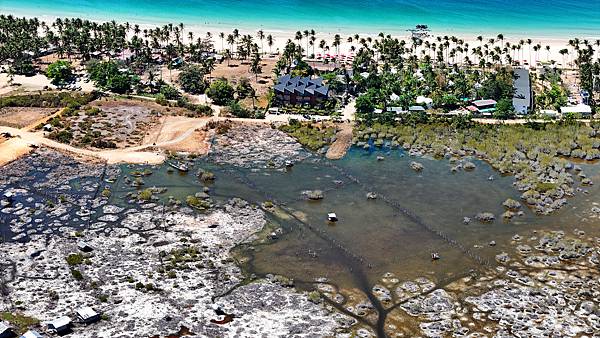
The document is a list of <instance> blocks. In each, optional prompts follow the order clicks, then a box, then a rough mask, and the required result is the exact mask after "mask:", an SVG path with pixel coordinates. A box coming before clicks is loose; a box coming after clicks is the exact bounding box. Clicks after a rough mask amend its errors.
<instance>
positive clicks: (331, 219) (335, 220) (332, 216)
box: [327, 212, 338, 222]
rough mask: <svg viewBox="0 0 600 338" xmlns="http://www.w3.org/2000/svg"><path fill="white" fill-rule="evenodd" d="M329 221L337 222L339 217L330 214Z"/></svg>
mask: <svg viewBox="0 0 600 338" xmlns="http://www.w3.org/2000/svg"><path fill="white" fill-rule="evenodd" d="M327 220H328V221H329V222H337V220H338V218H337V215H336V214H335V213H333V212H330V213H329V214H327Z"/></svg>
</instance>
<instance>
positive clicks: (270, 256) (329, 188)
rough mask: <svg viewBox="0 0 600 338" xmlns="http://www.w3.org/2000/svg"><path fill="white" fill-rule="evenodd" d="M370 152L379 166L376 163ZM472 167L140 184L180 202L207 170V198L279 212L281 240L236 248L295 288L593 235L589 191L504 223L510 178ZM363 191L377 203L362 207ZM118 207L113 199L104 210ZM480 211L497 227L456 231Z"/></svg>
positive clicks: (162, 172)
mask: <svg viewBox="0 0 600 338" xmlns="http://www.w3.org/2000/svg"><path fill="white" fill-rule="evenodd" d="M379 155H383V156H385V157H386V159H385V160H384V161H377V159H376V158H377V156H379ZM411 161H419V162H421V163H422V164H423V165H424V166H425V169H424V170H423V171H422V172H420V173H417V172H415V171H413V170H411V169H410V168H409V163H410V162H411ZM473 162H474V163H475V164H476V165H477V168H476V169H475V170H474V171H471V172H465V171H461V172H458V173H451V172H450V167H451V166H452V165H451V164H450V163H449V162H448V161H446V160H434V159H428V158H414V157H408V156H405V154H404V153H403V152H402V151H399V150H394V151H376V152H372V153H369V152H366V151H363V150H359V149H352V150H351V151H350V152H349V154H348V155H347V156H346V157H345V158H344V159H342V160H340V161H335V162H329V161H326V160H319V161H317V162H314V161H311V160H307V161H305V162H303V163H300V164H297V165H296V166H294V167H293V168H292V169H291V170H290V171H287V172H283V171H280V170H260V171H257V172H253V171H250V170H246V169H238V168H231V167H227V166H215V165H212V164H208V163H205V162H204V161H202V160H201V161H199V162H198V163H197V165H196V167H195V168H193V169H192V170H191V172H190V174H187V175H181V174H178V173H167V171H166V167H165V166H163V167H156V168H154V169H153V174H152V175H151V176H149V177H146V178H144V180H145V182H146V185H145V187H149V186H152V185H156V186H167V187H169V190H168V191H167V192H166V193H165V194H163V195H162V198H163V199H166V197H167V196H169V195H173V196H175V197H176V198H179V199H181V200H184V199H185V196H187V195H189V194H193V193H195V192H197V191H200V190H201V184H199V183H198V182H197V180H196V178H195V175H193V174H192V172H195V170H196V168H198V167H202V168H204V169H208V170H211V171H213V172H215V173H216V176H217V180H216V181H215V183H214V184H212V185H211V189H212V192H211V195H212V196H214V198H215V199H216V200H221V201H222V200H225V199H227V198H229V197H240V198H243V199H246V200H249V201H251V202H253V203H256V204H260V203H262V202H264V201H266V200H271V201H275V202H276V203H277V204H281V205H283V209H284V210H285V211H286V212H287V213H288V215H287V216H286V218H284V219H282V218H279V217H275V216H273V215H269V221H270V222H271V223H272V224H275V225H276V226H278V227H282V228H283V229H284V234H283V235H282V236H280V238H279V239H278V240H276V241H272V242H270V243H269V244H268V245H256V246H253V247H252V248H249V247H246V248H241V252H243V253H244V254H245V255H248V256H249V257H250V260H249V262H248V263H246V264H245V266H244V267H245V268H246V269H247V270H248V271H249V272H252V273H256V274H258V275H265V274H267V273H274V274H282V275H286V276H289V277H292V278H294V279H295V280H296V281H298V282H311V281H314V280H315V279H316V278H318V277H327V278H330V279H331V280H332V282H334V283H335V284H338V285H340V286H342V287H347V288H355V287H358V288H367V289H368V288H369V286H372V285H373V284H375V283H377V281H378V280H379V279H380V278H381V276H382V275H383V274H384V273H386V272H393V273H394V274H395V275H396V276H398V277H399V278H401V279H403V280H408V279H414V278H417V277H422V276H425V277H428V278H430V279H432V280H433V281H435V282H437V283H440V284H444V283H446V282H450V281H452V280H455V279H456V278H459V277H462V276H463V275H465V274H467V273H469V271H470V270H472V269H473V270H477V269H486V268H490V267H494V266H495V263H494V257H495V255H497V254H498V253H500V252H502V251H510V250H511V244H510V242H511V237H512V236H513V235H514V234H517V233H519V234H522V235H523V234H525V233H530V232H531V231H533V230H543V229H547V230H564V231H566V232H567V233H570V232H572V231H573V230H574V229H576V228H577V229H582V230H585V231H586V232H588V233H589V234H590V235H593V234H600V230H598V227H597V226H598V225H599V224H600V220H599V219H598V218H597V217H596V218H593V217H590V216H591V215H592V212H591V211H590V209H591V208H592V203H593V202H595V201H597V196H599V195H598V193H599V189H598V187H597V186H596V187H592V188H590V189H589V194H587V195H585V194H579V195H578V196H577V197H575V198H571V199H569V204H568V205H567V206H566V207H565V208H563V210H561V211H560V212H558V213H556V214H554V215H551V216H537V215H535V214H534V213H532V212H531V211H529V210H527V209H525V215H524V216H522V217H517V218H515V219H514V220H513V221H511V222H505V221H503V220H502V219H501V218H500V215H501V214H502V212H504V208H503V207H502V205H501V204H502V202H503V201H504V200H505V199H506V198H508V197H511V198H514V199H517V200H518V199H519V193H518V192H517V191H516V190H515V189H514V188H513V187H512V182H513V177H510V176H507V177H502V176H500V175H498V173H496V172H495V171H494V170H493V169H491V167H489V166H488V165H487V164H486V163H484V162H481V161H477V160H473ZM583 166H584V171H585V172H586V173H587V174H588V176H589V177H590V178H592V180H594V181H599V180H600V170H599V169H598V166H597V165H593V164H584V165H583ZM490 176H493V177H494V180H493V181H490V180H488V178H489V177H490ZM351 178H357V179H358V180H359V181H360V184H357V183H355V182H353V181H352V179H351ZM339 181H341V182H342V183H341V184H339ZM117 185H118V186H119V185H120V184H119V183H117ZM131 189H134V188H127V189H126V190H131ZM312 189H320V190H323V191H324V192H325V198H324V199H323V200H321V201H316V202H315V201H307V200H305V199H304V198H302V196H301V192H302V191H304V190H312ZM369 191H373V192H376V193H378V194H380V198H378V199H376V200H368V199H367V198H366V193H367V192H369ZM382 196H385V197H386V200H384V198H381V197H382ZM119 200H120V197H118V194H115V195H114V197H113V201H111V203H118V201H119ZM482 211H488V212H492V213H494V214H495V215H496V217H497V220H496V221H495V222H494V223H491V224H481V223H479V222H477V221H475V220H473V221H472V222H471V223H470V224H468V225H465V224H463V217H464V216H468V217H472V218H473V217H474V216H475V215H476V214H477V213H478V212H482ZM329 212H335V213H337V215H338V217H339V219H340V220H339V222H337V223H336V224H334V225H332V224H329V223H328V222H327V220H326V215H327V213H329ZM290 215H291V216H290ZM492 240H493V241H495V242H496V243H497V245H496V246H494V247H491V246H489V245H488V243H489V242H490V241H492ZM476 246H481V247H476ZM431 252H439V253H440V255H441V257H442V259H441V260H439V261H431V258H430V254H431Z"/></svg>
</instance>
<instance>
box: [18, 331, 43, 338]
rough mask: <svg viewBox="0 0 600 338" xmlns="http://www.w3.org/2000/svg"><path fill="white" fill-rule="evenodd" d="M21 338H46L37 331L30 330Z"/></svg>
mask: <svg viewBox="0 0 600 338" xmlns="http://www.w3.org/2000/svg"><path fill="white" fill-rule="evenodd" d="M19 338H44V336H42V335H41V334H40V333H38V332H37V331H34V330H29V331H27V332H25V333H23V335H22V336H21V337H19Z"/></svg>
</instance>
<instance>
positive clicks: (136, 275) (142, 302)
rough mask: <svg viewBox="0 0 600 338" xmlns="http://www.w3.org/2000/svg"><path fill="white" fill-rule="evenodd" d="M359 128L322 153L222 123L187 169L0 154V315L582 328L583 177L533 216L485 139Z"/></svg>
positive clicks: (362, 329) (592, 309)
mask: <svg viewBox="0 0 600 338" xmlns="http://www.w3.org/2000/svg"><path fill="white" fill-rule="evenodd" d="M359 137H360V136H359ZM397 140H398V139H396V141H397ZM358 141H360V140H357V142H358ZM364 142H365V143H364V144H360V145H359V146H355V147H353V148H351V150H350V151H349V153H348V154H347V155H346V156H345V157H344V158H343V159H342V160H339V161H329V160H326V159H324V158H323V157H321V156H320V155H318V154H315V153H312V152H309V151H307V150H304V149H303V148H302V147H301V145H300V144H299V143H297V142H296V141H295V140H294V139H293V138H291V137H289V136H287V135H286V134H284V133H283V132H280V131H278V130H276V129H271V128H268V127H259V126H256V127H251V128H239V127H236V126H233V127H231V128H228V130H225V131H223V133H221V134H217V135H216V136H215V138H214V139H213V145H212V148H211V152H210V153H209V154H208V155H207V156H206V157H202V158H195V157H192V156H186V155H184V154H179V155H175V156H176V157H177V158H173V159H171V160H170V161H177V162H178V163H185V164H187V165H188V166H189V171H188V172H179V171H178V170H177V169H174V168H173V167H171V166H169V165H168V164H163V165H158V166H142V165H135V166H133V165H105V164H103V163H91V162H88V161H80V160H77V159H73V158H71V157H69V156H66V155H63V154H60V153H57V152H55V151H52V150H48V149H45V148H40V149H38V150H36V151H35V152H34V153H32V154H31V155H29V156H27V157H23V158H21V159H19V160H17V161H15V162H13V163H11V164H8V165H6V166H4V167H1V168H0V192H2V194H4V193H6V192H10V193H11V194H12V196H13V197H12V200H11V201H10V202H8V201H3V202H2V206H1V208H0V220H1V222H0V224H1V225H0V232H1V233H2V236H3V239H4V240H3V242H2V243H1V244H0V254H1V256H2V257H3V260H2V262H0V264H1V265H0V267H1V268H2V280H1V281H2V283H1V285H0V286H1V287H0V291H1V292H2V298H1V301H0V312H1V313H2V314H18V315H21V316H26V317H29V318H33V319H35V320H37V321H39V324H35V325H34V328H35V326H36V325H37V327H38V328H39V329H40V330H43V329H44V328H45V324H46V323H47V322H48V321H50V320H52V319H55V318H58V317H60V316H63V315H68V316H71V317H72V318H73V319H74V318H75V317H74V315H73V313H74V311H75V310H76V309H77V308H80V307H82V306H91V307H92V308H94V309H95V310H96V311H98V312H100V313H102V319H101V320H100V321H99V322H97V323H94V324H91V325H84V324H81V323H75V325H73V327H72V332H73V334H72V336H77V337H131V336H159V337H163V336H167V335H175V336H183V335H184V334H183V333H181V332H189V333H187V336H192V337H214V336H227V337H244V336H245V337H250V336H257V335H267V336H277V337H290V336H293V337H317V336H319V337H320V336H339V337H351V336H364V337H368V336H379V337H384V336H387V337H402V336H404V337H412V336H428V337H438V336H469V335H470V336H472V337H477V336H490V335H493V336H498V337H503V336H510V335H514V334H517V333H518V334H521V335H527V336H532V335H533V336H536V335H538V336H553V335H555V336H582V335H587V336H594V334H596V335H597V332H599V330H600V322H599V319H598V318H599V317H598V316H599V315H600V309H598V306H597V304H598V303H599V300H600V299H599V297H600V293H599V289H598V288H599V285H598V277H599V276H598V264H599V263H600V261H599V260H598V254H599V251H598V248H599V244H600V235H599V231H598V224H599V223H600V205H599V204H598V202H597V196H598V188H597V185H588V184H583V182H582V180H581V178H578V179H574V180H573V182H572V183H571V185H570V187H571V188H572V189H573V192H574V193H573V194H572V196H565V197H564V203H563V204H562V205H561V206H560V208H556V209H555V210H552V212H548V213H540V212H539V210H538V208H536V206H535V205H530V204H529V203H527V200H526V199H524V198H523V196H522V194H523V192H521V191H520V189H519V185H518V182H520V181H522V180H520V179H519V177H518V175H517V174H518V173H514V172H505V173H502V172H501V171H499V170H497V168H496V167H495V166H494V163H491V165H490V161H489V159H486V158H484V157H483V156H480V155H481V154H477V153H475V152H468V151H464V150H463V151H464V153H460V154H456V155H455V156H445V155H444V154H442V156H435V154H433V153H432V152H431V151H427V150H426V147H424V146H419V143H418V142H414V143H411V145H410V147H400V146H399V145H401V144H397V145H398V146H393V145H392V144H391V143H389V144H388V143H385V142H382V144H381V146H380V147H377V146H375V145H374V144H371V145H369V142H368V141H364ZM365 145H369V146H368V147H366V146H365ZM523 153H524V154H525V156H526V157H527V156H528V152H526V151H525V152H523ZM536 159H537V157H536ZM529 160H530V161H531V160H532V159H529ZM534 160H535V159H534ZM467 163H468V164H467ZM560 163H561V164H562V167H561V168H560V169H559V170H558V173H561V174H562V173H564V175H565V176H566V175H567V174H569V175H571V176H576V177H577V176H578V175H579V174H578V173H579V172H583V173H585V175H586V178H588V179H590V180H591V181H598V179H599V178H600V171H599V170H598V166H597V164H595V163H593V162H592V161H585V160H583V161H577V162H575V161H574V160H572V159H569V158H561V159H560ZM417 164H418V165H417ZM569 164H571V165H570V166H569ZM459 165H460V167H459V168H460V169H459V170H452V169H453V168H457V166H459ZM578 168H579V169H581V170H578ZM557 169H558V168H557ZM562 169H564V170H562ZM510 201H512V202H510ZM513 202H517V203H518V206H517V204H515V203H513ZM199 206H200V207H199ZM508 211H511V212H513V213H514V215H512V216H511V217H504V216H503V215H504V214H505V213H506V212H508ZM331 212H333V213H336V215H337V218H338V220H337V222H328V220H327V214H328V213H331ZM490 215H492V216H493V217H491V218H490ZM82 242H83V243H85V244H86V245H88V246H89V247H90V248H91V250H86V251H88V252H84V251H82V250H81V248H80V244H81V243H82ZM432 253H437V254H438V255H439V259H436V260H432Z"/></svg>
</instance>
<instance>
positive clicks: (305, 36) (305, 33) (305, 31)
mask: <svg viewBox="0 0 600 338" xmlns="http://www.w3.org/2000/svg"><path fill="white" fill-rule="evenodd" d="M303 34H304V38H305V39H306V56H308V37H309V36H310V32H309V31H308V29H306V30H304V32H303Z"/></svg>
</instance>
